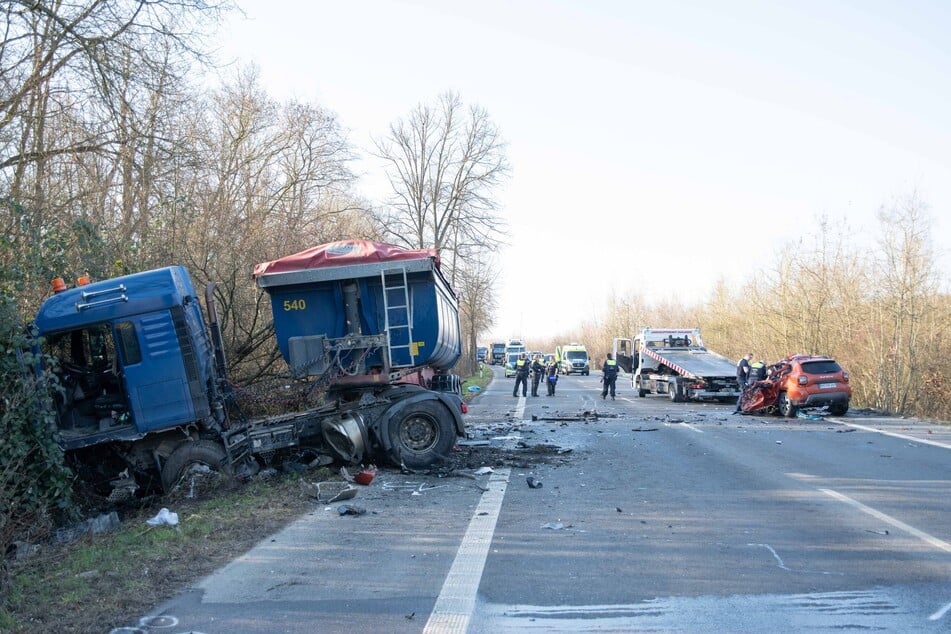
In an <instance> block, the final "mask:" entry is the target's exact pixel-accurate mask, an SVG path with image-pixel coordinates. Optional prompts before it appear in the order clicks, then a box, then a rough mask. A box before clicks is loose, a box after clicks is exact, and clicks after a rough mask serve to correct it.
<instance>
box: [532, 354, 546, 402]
mask: <svg viewBox="0 0 951 634" xmlns="http://www.w3.org/2000/svg"><path fill="white" fill-rule="evenodd" d="M544 374H545V366H543V365H542V358H541V355H537V354H536V355H535V358H534V359H532V396H538V384H539V382H540V381H541V380H542V376H543V375H544Z"/></svg>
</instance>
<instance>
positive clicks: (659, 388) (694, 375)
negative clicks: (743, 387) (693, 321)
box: [613, 328, 740, 403]
mask: <svg viewBox="0 0 951 634" xmlns="http://www.w3.org/2000/svg"><path fill="white" fill-rule="evenodd" d="M613 351H614V358H615V359H617V362H618V365H619V366H621V368H622V369H623V370H624V371H625V372H627V373H629V374H630V375H631V386H632V387H633V388H634V390H635V391H636V392H637V395H638V396H639V397H642V398H643V397H645V396H647V395H648V394H666V395H667V396H668V397H669V398H670V400H671V401H673V402H675V403H680V402H683V401H688V400H696V401H719V402H723V403H726V402H729V401H735V400H736V399H737V398H738V397H739V396H740V391H739V389H738V387H737V384H736V364H735V363H734V362H733V361H731V360H730V359H728V358H727V357H725V356H723V355H720V354H717V353H716V352H712V351H710V350H707V349H706V347H704V345H703V338H702V336H701V334H700V329H699V328H644V329H643V330H641V332H640V333H638V334H637V335H635V336H634V337H629V338H623V337H617V338H615V339H614V344H613Z"/></svg>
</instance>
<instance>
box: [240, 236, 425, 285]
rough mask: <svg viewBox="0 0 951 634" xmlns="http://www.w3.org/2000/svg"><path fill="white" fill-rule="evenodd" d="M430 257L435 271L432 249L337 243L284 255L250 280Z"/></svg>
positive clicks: (260, 266) (260, 268) (259, 269)
mask: <svg viewBox="0 0 951 634" xmlns="http://www.w3.org/2000/svg"><path fill="white" fill-rule="evenodd" d="M422 258H432V259H433V260H434V261H435V263H436V268H439V254H438V253H437V251H436V250H435V249H416V250H410V249H404V248H402V247H398V246H396V245H393V244H386V243H384V242H372V241H370V240H340V241H338V242H328V243H327V244H321V245H319V246H316V247H311V248H309V249H306V250H304V251H301V252H300V253H295V254H293V255H288V256H285V257H283V258H279V259H277V260H271V261H270V262H262V263H261V264H257V265H255V267H254V273H252V277H258V276H260V275H267V274H270V273H288V272H290V271H302V270H306V269H319V268H326V267H333V266H347V265H350V264H370V263H373V262H396V261H400V260H419V259H422Z"/></svg>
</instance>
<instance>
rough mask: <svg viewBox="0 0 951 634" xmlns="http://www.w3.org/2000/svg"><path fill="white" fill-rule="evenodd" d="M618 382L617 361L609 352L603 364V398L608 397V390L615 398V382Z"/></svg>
mask: <svg viewBox="0 0 951 634" xmlns="http://www.w3.org/2000/svg"><path fill="white" fill-rule="evenodd" d="M615 383H617V361H615V360H614V358H613V357H612V356H611V353H610V352H609V353H608V358H607V359H605V361H604V365H603V366H601V384H602V385H601V399H602V400H604V399H606V398H607V397H608V390H609V389H610V392H611V400H612V401H613V400H614V384H615Z"/></svg>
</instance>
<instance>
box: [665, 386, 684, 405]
mask: <svg viewBox="0 0 951 634" xmlns="http://www.w3.org/2000/svg"><path fill="white" fill-rule="evenodd" d="M667 394H668V395H670V400H671V401H672V402H674V403H682V402H683V400H684V395H683V390H682V389H681V386H680V384H679V383H677V382H676V381H674V382H673V383H668V384H667Z"/></svg>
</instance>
